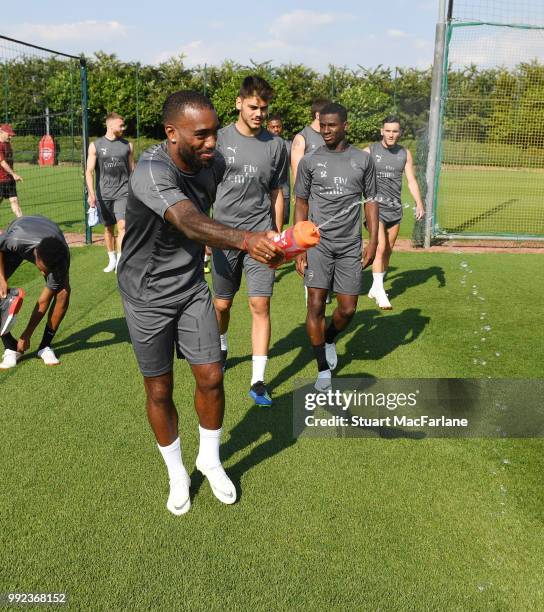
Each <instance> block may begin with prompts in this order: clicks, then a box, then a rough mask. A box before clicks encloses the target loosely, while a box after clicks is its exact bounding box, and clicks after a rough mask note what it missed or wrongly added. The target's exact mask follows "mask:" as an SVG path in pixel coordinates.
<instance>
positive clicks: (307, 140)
mask: <svg viewBox="0 0 544 612" xmlns="http://www.w3.org/2000/svg"><path fill="white" fill-rule="evenodd" d="M329 103H330V100H327V99H326V98H316V99H315V100H314V101H313V102H312V122H311V123H310V125H307V126H306V127H304V128H302V130H301V131H300V132H299V133H298V134H297V135H296V136H295V137H294V138H293V145H292V147H291V173H292V175H293V180H294V181H296V178H297V170H298V164H299V162H300V160H301V159H302V158H303V157H304V155H306V154H307V153H313V152H314V151H315V150H316V149H319V147H322V146H323V145H324V144H325V141H324V140H323V136H322V135H321V132H320V130H319V114H320V112H321V109H322V108H323V107H324V106H326V105H327V104H329Z"/></svg>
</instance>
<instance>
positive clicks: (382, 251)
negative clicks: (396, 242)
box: [376, 243, 391, 257]
mask: <svg viewBox="0 0 544 612" xmlns="http://www.w3.org/2000/svg"><path fill="white" fill-rule="evenodd" d="M390 252H391V249H390V248H389V245H387V244H385V243H379V244H378V248H377V249H376V255H379V256H380V257H383V256H384V255H387V254H388V253H390Z"/></svg>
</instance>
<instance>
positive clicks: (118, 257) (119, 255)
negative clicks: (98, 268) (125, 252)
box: [116, 251, 121, 261]
mask: <svg viewBox="0 0 544 612" xmlns="http://www.w3.org/2000/svg"><path fill="white" fill-rule="evenodd" d="M116 257H117V261H119V260H120V259H121V251H117V255H116Z"/></svg>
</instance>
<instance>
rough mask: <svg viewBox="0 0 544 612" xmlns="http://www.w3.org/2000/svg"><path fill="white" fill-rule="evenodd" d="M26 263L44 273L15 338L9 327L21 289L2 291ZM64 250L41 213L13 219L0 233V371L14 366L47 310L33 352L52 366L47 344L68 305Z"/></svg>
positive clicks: (67, 262)
mask: <svg viewBox="0 0 544 612" xmlns="http://www.w3.org/2000/svg"><path fill="white" fill-rule="evenodd" d="M23 261H30V262H31V263H33V264H35V265H36V267H37V268H38V270H39V271H40V272H41V273H42V274H43V276H44V277H45V281H46V282H45V287H44V288H43V289H42V292H41V293H40V296H39V298H38V302H37V303H36V306H35V307H34V310H33V311H32V314H31V315H30V320H29V322H28V324H27V326H26V328H25V330H24V331H23V333H22V334H21V336H20V338H19V340H18V341H17V340H16V339H15V338H14V337H13V336H12V335H11V333H9V329H10V328H11V326H12V324H13V322H14V316H15V315H16V314H17V312H18V311H19V309H20V307H21V303H22V299H23V298H24V295H25V293H24V291H23V290H22V289H8V284H7V281H8V279H9V277H10V276H11V275H12V274H13V273H14V272H15V270H16V269H17V268H18V267H19V266H20V265H21V264H22V263H23ZM69 268H70V252H69V249H68V245H67V244H66V240H65V239H64V235H63V233H62V231H61V230H60V228H59V226H58V225H56V224H55V223H53V221H50V220H49V219H47V218H46V217H39V216H31V217H21V218H20V219H15V221H12V222H11V223H10V224H9V225H8V227H7V228H6V231H5V233H3V234H1V235H0V314H1V317H0V322H2V323H0V335H1V336H2V338H1V339H2V344H3V345H4V356H3V359H2V362H1V363H0V369H2V370H7V369H9V368H14V367H15V366H16V365H17V362H18V361H19V359H21V357H22V356H23V353H24V352H25V351H26V350H28V348H29V347H30V339H31V337H32V334H33V333H34V330H35V329H36V327H38V325H39V323H40V321H41V320H42V318H43V317H44V316H45V315H46V313H47V312H48V311H49V315H48V319H47V324H46V326H45V330H44V332H43V336H42V341H41V342H40V345H39V347H38V356H39V357H40V358H41V359H42V360H43V362H44V363H45V364H46V365H58V363H59V360H58V359H57V357H56V355H55V353H54V351H53V349H52V348H51V344H52V342H53V338H54V336H55V334H56V332H57V331H58V328H59V325H60V324H61V322H62V319H63V318H64V315H65V314H66V311H67V310H68V305H69V303H70V281H69V277H68V271H69Z"/></svg>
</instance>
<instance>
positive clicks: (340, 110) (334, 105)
mask: <svg viewBox="0 0 544 612" xmlns="http://www.w3.org/2000/svg"><path fill="white" fill-rule="evenodd" d="M322 115H338V116H339V117H340V121H342V122H344V121H347V120H348V111H347V108H346V107H345V106H342V105H341V104H338V102H329V103H328V104H326V105H325V106H324V107H323V108H322V109H321V110H320V111H319V116H320V117H321V116H322Z"/></svg>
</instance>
